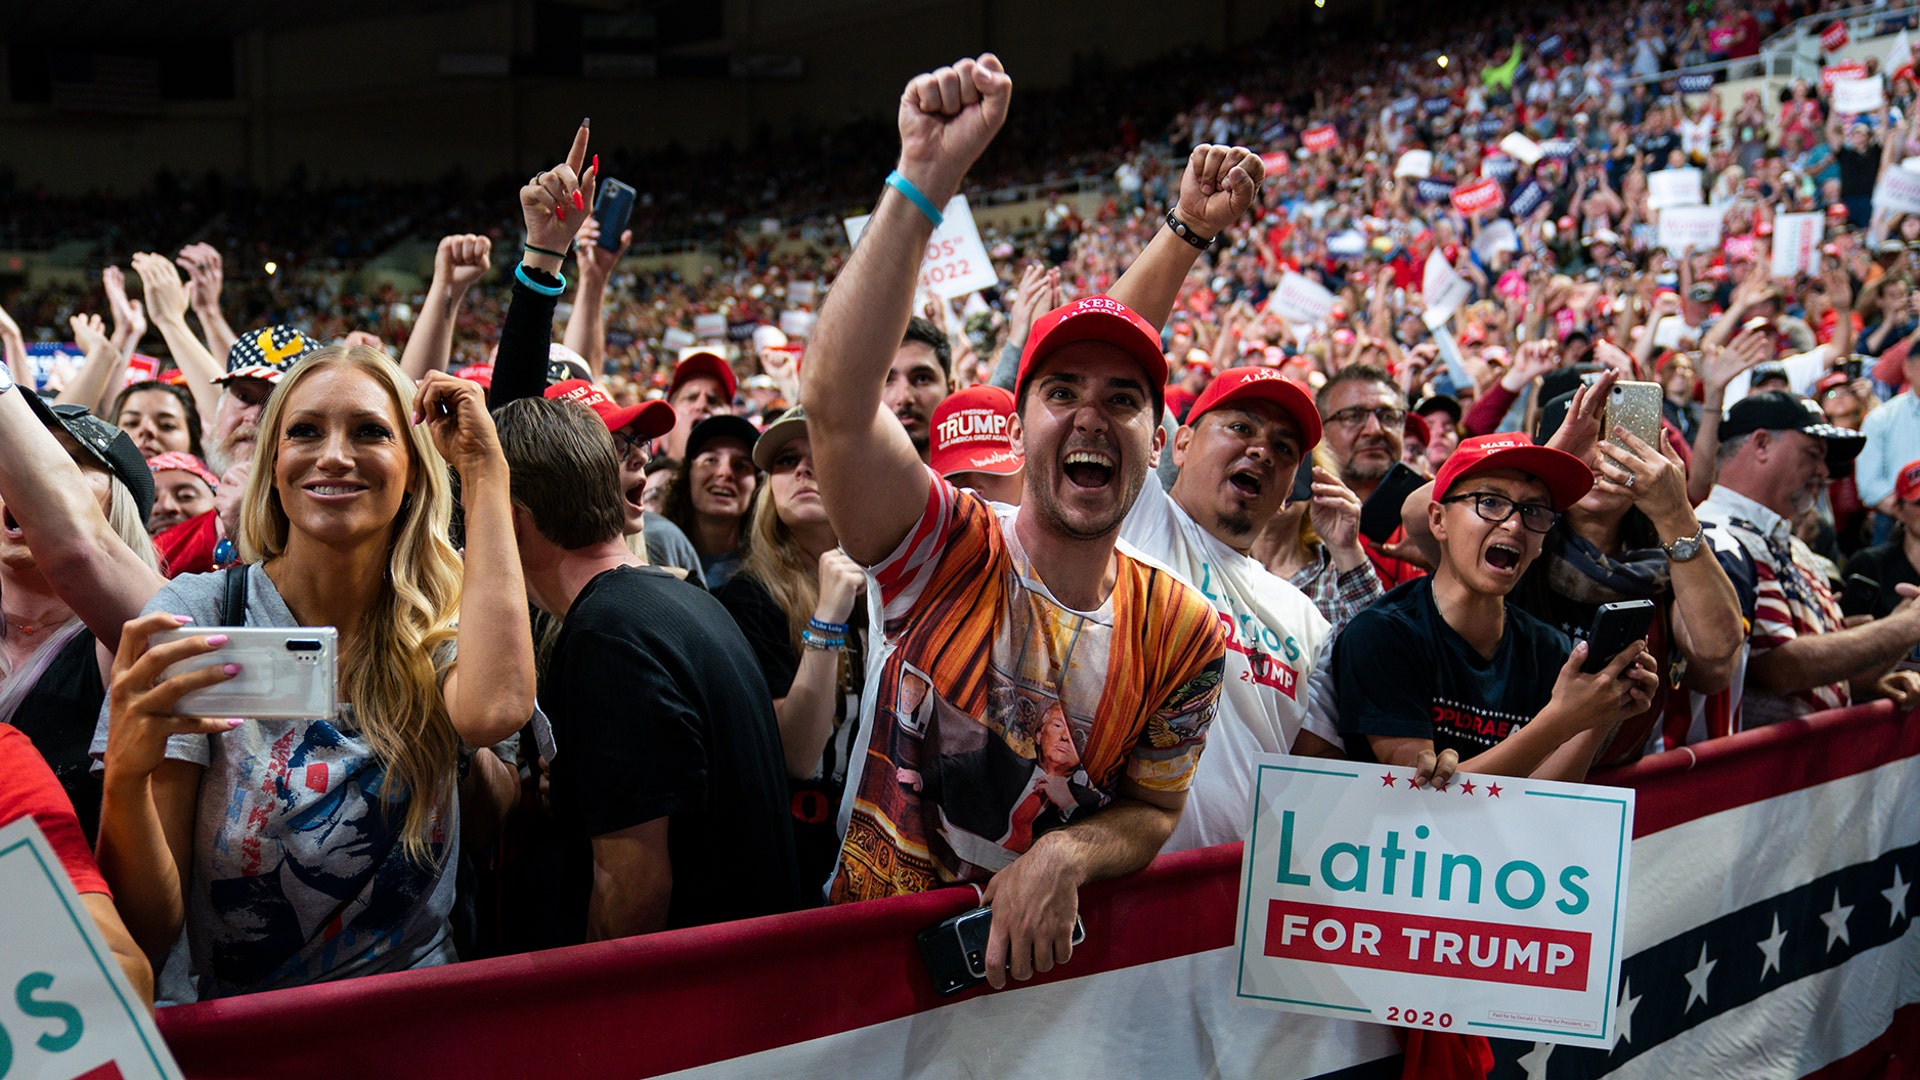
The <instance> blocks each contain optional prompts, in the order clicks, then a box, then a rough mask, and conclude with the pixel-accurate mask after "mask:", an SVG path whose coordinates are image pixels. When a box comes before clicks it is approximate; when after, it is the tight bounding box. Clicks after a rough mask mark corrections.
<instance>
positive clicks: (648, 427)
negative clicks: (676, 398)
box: [547, 379, 679, 439]
mask: <svg viewBox="0 0 1920 1080" xmlns="http://www.w3.org/2000/svg"><path fill="white" fill-rule="evenodd" d="M547 397H548V398H550V399H551V400H554V401H571V402H573V403H574V404H576V405H585V406H586V407H587V408H589V409H592V410H593V412H594V415H595V416H598V417H599V418H600V422H601V423H603V424H605V425H607V430H608V431H625V430H626V429H627V428H630V427H631V428H633V429H634V432H635V434H637V435H639V436H640V437H641V438H643V439H657V438H659V437H660V436H662V435H665V434H666V433H667V432H669V431H672V430H673V425H674V423H675V422H676V421H677V420H678V419H679V418H678V417H677V416H676V415H675V414H674V411H673V406H671V405H669V404H667V403H666V402H664V401H643V402H641V403H640V404H638V405H632V406H629V407H627V408H624V409H623V408H621V407H620V406H618V405H615V404H614V403H613V399H612V398H611V397H608V396H607V392H606V391H605V390H602V389H600V388H599V387H597V386H595V385H593V384H592V383H590V382H588V381H587V380H585V379H568V380H567V381H566V382H559V383H554V384H553V385H552V386H549V387H547Z"/></svg>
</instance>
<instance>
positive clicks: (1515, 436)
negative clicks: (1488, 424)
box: [1433, 432, 1593, 510]
mask: <svg viewBox="0 0 1920 1080" xmlns="http://www.w3.org/2000/svg"><path fill="white" fill-rule="evenodd" d="M1495 469H1514V470H1516V471H1518V472H1523V473H1526V474H1527V475H1529V476H1531V477H1533V478H1534V479H1536V480H1538V481H1540V482H1541V483H1543V484H1545V485H1547V496H1548V498H1550V499H1551V500H1552V501H1553V508H1554V509H1555V510H1565V509H1566V508H1567V507H1569V506H1572V505H1573V504H1574V503H1577V502H1579V501H1580V500H1581V499H1582V498H1584V497H1585V496H1586V494H1587V492H1588V491H1589V490H1590V489H1592V487H1593V471H1592V470H1591V469H1589V468H1587V466H1586V463H1585V462H1583V461H1581V460H1580V459H1579V458H1577V457H1574V456H1573V455H1572V454H1569V453H1567V452H1566V451H1564V450H1555V449H1553V448H1552V447H1550V446H1535V445H1534V442H1533V440H1532V439H1530V438H1528V437H1527V436H1525V435H1522V434H1520V433H1518V432H1502V433H1500V434H1497V435H1475V436H1473V437H1472V438H1470V439H1461V440H1460V445H1459V446H1458V447H1455V448H1454V451H1453V455H1452V456H1451V457H1449V458H1447V463H1446V464H1445V465H1442V466H1440V475H1439V476H1438V477H1436V478H1435V479H1434V481H1433V501H1434V502H1439V501H1440V500H1442V499H1444V498H1446V497H1447V493H1448V492H1449V491H1451V490H1452V489H1453V485H1454V484H1455V483H1456V482H1457V481H1460V480H1465V479H1466V478H1467V477H1469V476H1474V475H1476V474H1479V473H1483V472H1492V471H1493V470H1495Z"/></svg>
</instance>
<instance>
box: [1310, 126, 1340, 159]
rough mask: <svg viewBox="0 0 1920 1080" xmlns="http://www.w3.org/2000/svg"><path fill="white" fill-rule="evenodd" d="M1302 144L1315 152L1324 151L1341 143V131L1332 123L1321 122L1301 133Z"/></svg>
mask: <svg viewBox="0 0 1920 1080" xmlns="http://www.w3.org/2000/svg"><path fill="white" fill-rule="evenodd" d="M1300 144H1301V145H1302V146H1305V147H1306V148H1307V149H1309V150H1311V151H1313V152H1314V153H1316V154H1318V153H1323V152H1325V151H1328V150H1331V149H1333V148H1334V147H1336V146H1338V145H1340V133H1339V132H1338V131H1335V130H1334V129H1333V125H1332V124H1321V125H1320V126H1319V127H1311V128H1308V129H1307V130H1305V131H1303V132H1301V133H1300Z"/></svg>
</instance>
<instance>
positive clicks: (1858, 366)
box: [1846, 353, 1867, 382]
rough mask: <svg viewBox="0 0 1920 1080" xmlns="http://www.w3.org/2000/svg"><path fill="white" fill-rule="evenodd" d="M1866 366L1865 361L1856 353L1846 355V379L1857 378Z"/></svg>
mask: <svg viewBox="0 0 1920 1080" xmlns="http://www.w3.org/2000/svg"><path fill="white" fill-rule="evenodd" d="M1866 368H1867V362H1866V361H1865V360H1864V359H1862V358H1861V357H1860V355H1859V354H1858V353H1855V354H1854V355H1853V356H1850V357H1848V358H1847V368H1846V371H1847V380H1848V381H1849V382H1851V381H1853V380H1854V379H1858V378H1859V377H1860V376H1861V375H1862V374H1863V373H1864V372H1865V371H1866Z"/></svg>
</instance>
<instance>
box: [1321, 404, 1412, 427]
mask: <svg viewBox="0 0 1920 1080" xmlns="http://www.w3.org/2000/svg"><path fill="white" fill-rule="evenodd" d="M1369 416H1371V417H1373V418H1374V419H1375V420H1378V421H1380V426H1381V427H1383V428H1386V429H1387V430H1388V431H1393V430H1395V429H1397V428H1398V427H1400V425H1402V424H1404V423H1406V422H1407V410H1405V409H1398V408H1395V407H1393V406H1392V405H1382V406H1380V407H1378V408H1373V409H1369V408H1367V407H1366V406H1365V405H1354V406H1352V407H1350V408H1345V409H1341V410H1340V411H1339V412H1337V413H1334V414H1333V415H1332V416H1329V417H1327V423H1329V424H1338V425H1340V426H1341V427H1355V428H1357V427H1361V426H1363V425H1364V424H1366V422H1367V417H1369Z"/></svg>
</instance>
